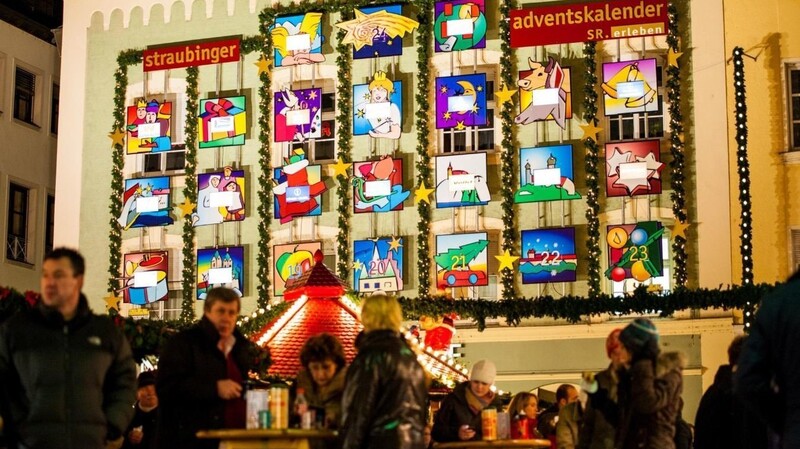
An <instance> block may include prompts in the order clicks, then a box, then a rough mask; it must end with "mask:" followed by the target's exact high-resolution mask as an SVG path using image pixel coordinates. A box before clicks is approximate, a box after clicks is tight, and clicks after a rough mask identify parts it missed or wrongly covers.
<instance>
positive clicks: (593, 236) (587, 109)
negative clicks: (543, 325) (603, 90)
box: [583, 42, 601, 298]
mask: <svg viewBox="0 0 800 449" xmlns="http://www.w3.org/2000/svg"><path fill="white" fill-rule="evenodd" d="M596 53H597V44H596V43H595V42H586V43H585V44H584V45H583V61H584V65H585V67H586V85H585V86H584V89H583V92H584V97H583V110H584V115H583V118H584V119H585V120H586V123H588V124H590V125H595V126H596V125H597V75H596V72H597V62H596V61H595V55H596ZM583 146H584V148H585V149H586V159H585V167H586V175H587V181H586V190H587V192H586V228H587V234H588V235H587V242H586V246H587V250H588V252H589V260H588V263H587V265H588V278H589V279H588V285H589V297H590V298H594V297H597V296H598V295H600V293H601V292H600V258H599V255H600V218H599V214H600V203H599V202H598V198H599V196H600V184H599V182H598V179H599V173H600V169H599V166H600V146H599V145H598V144H597V142H596V141H595V140H594V139H589V138H586V139H584V140H583Z"/></svg>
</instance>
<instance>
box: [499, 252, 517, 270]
mask: <svg viewBox="0 0 800 449" xmlns="http://www.w3.org/2000/svg"><path fill="white" fill-rule="evenodd" d="M494 258H495V259H497V261H498V262H500V267H498V268H497V271H498V272H500V271H503V268H508V269H509V270H513V269H514V262H516V261H517V259H519V256H512V255H511V253H510V252H509V251H508V250H505V251H503V254H500V255H499V256H494Z"/></svg>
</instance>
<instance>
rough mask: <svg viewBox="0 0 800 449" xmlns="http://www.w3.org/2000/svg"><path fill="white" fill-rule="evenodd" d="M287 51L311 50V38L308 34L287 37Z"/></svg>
mask: <svg viewBox="0 0 800 449" xmlns="http://www.w3.org/2000/svg"><path fill="white" fill-rule="evenodd" d="M286 49H287V50H289V51H302V50H310V49H311V36H310V35H308V34H306V33H302V34H295V35H292V36H286Z"/></svg>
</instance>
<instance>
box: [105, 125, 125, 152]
mask: <svg viewBox="0 0 800 449" xmlns="http://www.w3.org/2000/svg"><path fill="white" fill-rule="evenodd" d="M108 137H110V138H111V147H112V148H113V147H115V146H117V145H119V146H125V133H124V132H123V131H122V130H121V129H119V128H114V131H111V132H110V133H108Z"/></svg>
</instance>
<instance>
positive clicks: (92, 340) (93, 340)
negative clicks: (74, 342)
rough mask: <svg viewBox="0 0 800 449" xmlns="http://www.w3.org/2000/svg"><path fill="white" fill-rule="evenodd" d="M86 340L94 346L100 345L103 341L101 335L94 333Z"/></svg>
mask: <svg viewBox="0 0 800 449" xmlns="http://www.w3.org/2000/svg"><path fill="white" fill-rule="evenodd" d="M86 341H88V342H89V344H90V345H92V346H100V343H102V340H100V337H98V336H96V335H92V336H91V337H89V338H87V339H86Z"/></svg>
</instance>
